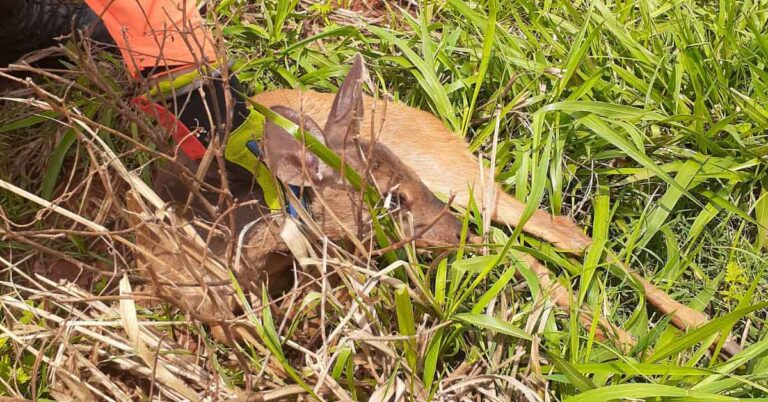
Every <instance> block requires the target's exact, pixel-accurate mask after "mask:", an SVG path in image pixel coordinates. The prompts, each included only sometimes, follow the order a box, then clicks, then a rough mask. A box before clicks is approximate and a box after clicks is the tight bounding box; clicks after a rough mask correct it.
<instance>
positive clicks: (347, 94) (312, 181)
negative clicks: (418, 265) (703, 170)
mask: <svg viewBox="0 0 768 402" xmlns="http://www.w3.org/2000/svg"><path fill="white" fill-rule="evenodd" d="M364 73H365V71H364V67H363V63H362V58H361V57H359V56H358V57H357V58H356V59H355V62H354V64H353V66H352V69H351V70H350V73H349V74H348V75H347V77H346V79H345V80H344V83H343V84H342V86H341V88H340V90H339V92H338V93H337V95H336V97H335V99H334V102H333V106H332V110H331V113H330V115H329V117H328V120H327V122H326V124H325V127H324V128H322V129H321V128H320V126H319V125H318V124H317V123H316V122H315V121H314V120H312V119H311V118H310V117H308V116H306V115H304V114H302V113H301V112H299V111H296V110H293V109H290V108H287V107H284V106H273V107H272V110H273V111H275V112H277V113H278V114H280V115H282V116H283V117H285V118H287V119H288V120H291V121H292V122H293V123H295V124H296V125H298V126H299V127H300V128H302V129H303V130H304V131H306V132H308V133H309V134H310V135H312V136H313V137H315V138H316V139H318V140H319V141H320V142H322V143H324V144H326V145H327V146H328V147H329V148H330V149H332V150H333V151H335V152H336V153H337V154H339V155H340V156H341V158H342V163H343V164H345V165H348V166H350V167H351V168H353V169H354V170H355V171H357V172H358V173H359V174H360V175H361V176H363V177H364V178H366V180H367V182H369V183H371V184H372V185H373V186H375V187H376V188H377V189H378V190H379V193H380V194H382V195H383V196H384V197H385V199H386V200H387V202H386V204H387V205H388V206H389V210H390V212H391V213H392V214H393V215H396V218H397V220H400V221H404V222H407V224H406V225H405V226H406V228H404V229H405V230H406V233H405V235H406V236H409V237H414V241H415V242H416V245H417V246H420V247H425V246H449V245H455V244H457V243H458V240H459V235H460V231H461V228H460V225H459V223H458V221H457V220H456V218H455V217H454V216H453V215H451V214H450V213H448V210H447V208H446V206H445V204H444V203H443V202H441V201H440V200H439V199H438V198H437V197H436V196H435V195H434V194H433V193H432V192H431V191H430V190H429V188H427V186H426V185H424V183H422V181H421V179H420V178H419V176H418V174H417V173H416V172H415V171H414V170H413V169H411V168H409V167H408V166H407V165H405V164H404V163H403V162H402V161H400V159H399V158H398V157H397V155H395V154H394V153H393V152H392V151H391V150H389V148H387V147H386V146H384V145H382V144H379V143H374V142H370V141H367V140H362V139H360V138H359V136H358V132H357V129H358V128H359V121H360V120H361V119H362V117H363V114H364V110H363V103H362V97H363V94H362V85H361V80H362V77H363V75H364ZM262 151H263V153H264V158H265V162H266V163H267V165H268V166H269V167H270V170H271V171H272V172H273V173H274V174H275V175H276V176H277V178H278V179H279V180H280V181H281V182H283V183H285V184H289V185H294V186H301V187H303V188H304V191H306V192H308V198H309V208H307V209H308V211H309V212H310V213H311V215H312V217H313V220H314V221H315V223H317V224H318V226H319V228H320V230H321V231H322V232H323V234H324V235H325V236H327V237H329V238H331V239H340V238H344V237H349V236H353V235H354V236H365V235H366V234H367V233H370V220H371V218H370V214H369V212H368V209H367V206H366V205H365V203H364V202H363V194H362V192H361V191H359V190H355V189H354V188H353V187H352V186H351V185H349V184H348V183H347V181H346V180H345V178H344V176H343V175H342V174H341V173H339V172H337V171H335V170H333V169H331V168H330V167H329V166H327V165H326V164H324V163H323V162H321V161H320V160H318V158H317V157H316V156H315V155H313V154H312V153H311V152H310V151H309V150H307V149H306V148H305V146H304V145H303V144H301V143H300V142H299V141H298V140H296V139H295V138H294V137H293V136H291V135H290V134H289V133H288V132H287V131H285V130H284V129H283V128H281V127H280V126H278V125H277V124H275V123H273V122H271V121H270V122H267V124H266V126H265V129H264V139H263V142H262ZM284 222H285V221H284V218H282V217H281V218H278V221H277V222H276V224H274V225H262V226H261V227H259V228H257V229H256V230H255V233H254V235H253V236H251V237H250V238H249V240H248V241H247V244H248V245H250V246H251V247H250V250H249V251H246V253H245V256H246V259H247V260H248V262H249V264H250V265H251V266H250V267H249V268H248V270H249V272H242V273H239V274H240V275H239V276H240V277H241V278H242V279H245V282H246V283H247V282H258V280H257V279H258V278H257V277H258V276H260V275H262V274H266V275H267V276H269V278H270V281H271V282H273V283H274V282H282V281H281V278H280V277H279V275H285V274H287V273H288V272H290V270H289V269H288V268H290V265H288V266H287V267H286V266H283V265H284V264H285V263H286V262H287V263H288V264H290V262H291V261H290V260H287V261H286V259H285V258H284V257H283V256H285V255H286V254H287V251H288V250H287V247H286V246H285V245H284V244H282V242H281V241H280V239H279V238H278V236H276V235H277V233H278V232H279V231H280V230H281V229H280V228H281V226H282V224H283V223H284ZM254 275H256V276H254ZM242 279H241V280H242Z"/></svg>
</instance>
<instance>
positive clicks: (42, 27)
mask: <svg viewBox="0 0 768 402" xmlns="http://www.w3.org/2000/svg"><path fill="white" fill-rule="evenodd" d="M0 10H2V12H0V66H6V65H8V64H9V63H13V62H14V61H16V60H17V59H18V58H19V57H21V56H23V55H24V54H26V53H29V52H31V51H33V50H37V49H42V48H45V47H48V46H53V45H55V44H56V43H57V39H56V38H58V37H60V36H63V35H68V34H70V33H71V32H72V27H73V26H74V27H75V28H76V29H78V30H82V29H84V28H88V29H85V30H84V31H86V32H89V34H90V36H91V37H92V38H93V39H95V40H97V41H102V42H106V43H112V39H111V38H110V36H109V33H108V32H107V30H106V28H105V27H104V24H103V23H102V22H101V20H100V19H99V17H98V16H96V14H94V13H93V11H91V9H90V8H88V6H87V5H85V3H83V2H80V1H72V0H0ZM73 24H74V25H73Z"/></svg>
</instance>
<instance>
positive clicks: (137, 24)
mask: <svg viewBox="0 0 768 402" xmlns="http://www.w3.org/2000/svg"><path fill="white" fill-rule="evenodd" d="M85 2H86V3H87V4H88V6H90V7H91V9H93V11H94V12H95V13H96V15H97V16H99V17H100V18H101V19H102V21H104V25H106V27H107V29H108V30H109V33H110V35H112V39H114V41H115V43H117V47H118V49H120V53H121V54H122V56H123V60H124V61H125V64H126V67H127V68H128V71H130V73H131V74H132V75H133V76H134V77H138V76H139V74H140V73H141V71H142V70H144V69H147V68H152V67H156V66H163V67H172V66H189V65H195V64H204V63H213V62H215V61H216V52H215V49H214V47H213V39H212V37H211V35H210V33H209V32H208V31H207V30H206V29H205V27H204V26H203V19H202V17H201V16H200V12H199V11H198V9H197V6H196V2H195V1H194V0H163V1H146V0H85Z"/></svg>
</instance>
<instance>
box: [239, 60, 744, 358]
mask: <svg viewBox="0 0 768 402" xmlns="http://www.w3.org/2000/svg"><path fill="white" fill-rule="evenodd" d="M358 64H362V57H361V56H360V55H359V54H358V55H356V56H355V60H354V63H353V66H352V70H354V69H356V68H357V66H358ZM348 78H349V77H348ZM360 79H361V80H363V77H362V76H361V77H360ZM344 85H347V81H345V82H344V84H342V89H341V90H344ZM251 100H252V102H253V103H256V104H259V105H262V106H263V107H274V106H278V105H280V106H283V107H289V108H292V109H295V110H299V111H301V113H303V114H304V115H306V116H308V117H309V118H311V119H312V120H314V121H316V122H320V123H321V124H322V122H326V121H330V120H331V119H332V118H333V115H332V113H330V112H329V111H332V110H333V105H335V103H336V102H338V99H337V97H336V96H334V95H333V94H328V93H321V92H316V91H312V90H301V89H277V90H272V91H267V92H262V93H260V94H257V95H255V96H253V97H252V98H251ZM361 103H362V107H363V108H364V109H365V110H379V111H385V113H386V115H385V116H384V117H383V118H381V124H380V126H378V127H376V125H375V124H372V123H373V116H372V115H371V116H369V118H370V119H371V120H370V121H368V122H365V121H364V122H362V123H361V124H359V135H360V137H361V138H362V139H363V140H365V141H374V140H375V141H378V142H380V143H381V144H383V145H384V146H385V147H387V148H389V149H390V150H391V151H392V152H393V153H394V154H395V155H397V157H399V158H400V160H401V161H402V162H403V163H404V164H405V165H407V166H409V167H410V168H411V169H413V170H414V171H415V172H416V173H417V175H418V177H419V179H420V180H421V181H422V182H423V183H424V184H425V185H426V186H427V188H428V189H429V190H431V191H432V192H434V193H436V194H444V195H447V194H451V195H452V196H453V203H454V204H455V205H457V206H460V207H464V208H467V207H469V202H470V199H472V198H474V199H475V200H479V203H480V205H487V204H483V203H484V202H485V200H484V199H485V198H486V197H487V195H486V190H485V189H484V188H482V186H481V185H480V183H482V179H481V178H482V172H481V171H480V164H479V163H478V158H477V157H476V156H475V155H474V154H472V153H471V152H470V151H469V150H468V147H467V144H466V143H465V142H464V140H463V139H462V138H461V137H460V136H459V135H458V134H456V133H454V132H452V131H451V130H450V129H448V128H447V127H446V126H445V125H444V124H443V122H442V121H441V120H440V119H438V118H437V117H435V116H434V115H432V114H430V113H428V112H426V111H423V110H419V109H416V108H413V107H410V106H407V105H405V104H403V103H400V102H396V101H391V102H390V101H387V100H383V99H375V98H373V97H371V96H368V95H363V96H362V101H361ZM369 122H370V123H371V124H368V123H369ZM489 201H490V205H491V210H490V217H491V219H492V221H493V222H496V223H498V224H502V225H509V226H513V227H516V226H519V225H520V224H521V223H522V222H521V218H522V217H523V212H524V210H525V204H524V203H522V202H520V201H519V200H517V199H515V198H514V197H513V196H512V195H510V194H508V193H506V192H505V191H504V190H503V189H502V188H501V186H500V185H499V184H498V183H493V191H492V196H491V200H489ZM522 230H523V231H524V232H526V233H528V234H530V235H532V236H534V237H537V238H539V239H541V240H544V241H546V242H549V243H552V244H553V245H554V246H556V247H558V248H560V249H562V250H565V251H567V252H568V253H570V254H572V255H574V256H581V255H583V253H584V252H585V250H586V249H587V248H588V247H589V246H590V245H591V244H592V239H591V237H589V236H588V235H587V234H586V233H585V230H584V229H583V228H580V227H579V226H578V225H577V224H576V223H575V222H574V221H572V220H571V219H569V218H568V217H565V216H552V215H551V214H549V213H547V212H546V211H544V210H541V209H538V210H536V211H535V213H534V214H533V215H532V216H531V217H530V218H529V219H528V220H527V221H525V222H524V224H523V227H522ZM607 255H608V257H607V258H608V260H609V261H608V262H609V263H611V264H614V265H616V266H618V267H620V268H621V269H623V270H624V271H625V272H626V273H627V274H628V275H629V276H630V277H631V278H632V279H633V280H634V281H636V283H637V284H639V286H640V287H641V288H642V289H643V291H644V297H645V298H646V300H647V301H648V302H649V303H650V304H651V305H652V306H653V307H655V308H656V309H657V310H658V311H659V312H661V313H662V314H664V315H668V316H670V317H671V321H672V323H673V324H674V325H675V326H676V327H677V328H679V329H681V330H684V331H685V330H689V329H694V328H698V327H700V326H702V325H704V324H706V323H707V322H708V317H707V315H706V314H704V313H702V312H699V311H696V310H694V309H692V308H690V307H688V306H686V305H683V304H681V303H679V302H677V301H676V300H674V299H673V298H671V297H670V296H669V295H668V294H667V293H666V292H664V291H662V290H661V289H659V288H657V287H656V286H654V285H653V284H652V283H651V282H649V281H648V280H646V279H645V278H644V277H643V276H642V275H640V274H639V273H638V272H637V271H635V270H633V269H632V268H630V267H629V266H628V265H626V264H625V263H624V262H623V261H620V260H619V259H618V258H617V257H615V256H614V255H613V254H612V253H610V252H608V253H607ZM529 261H530V260H529ZM530 262H531V265H532V267H533V268H534V270H535V271H536V272H537V274H538V275H539V276H540V277H541V278H543V277H544V274H545V272H544V271H545V270H546V268H544V267H543V266H542V265H541V264H540V263H539V262H537V261H530ZM547 282H548V283H549V280H547ZM553 285H556V283H553ZM557 286H559V285H557ZM564 291H565V290H564V289H559V288H558V289H557V290H555V291H554V293H555V294H556V296H555V299H556V300H557V304H558V305H559V306H561V307H564V308H567V307H568V306H570V302H569V301H568V300H567V299H568V298H567V297H565V293H564ZM557 295H559V296H557ZM588 321H589V322H591V319H588ZM626 336H627V334H624V333H622V334H621V336H619V338H622V339H624V338H626ZM739 350H740V347H739V345H738V344H736V343H735V342H733V341H727V342H726V343H725V345H724V347H723V351H724V352H725V353H726V354H729V355H731V356H732V355H734V354H735V353H737V352H738V351H739Z"/></svg>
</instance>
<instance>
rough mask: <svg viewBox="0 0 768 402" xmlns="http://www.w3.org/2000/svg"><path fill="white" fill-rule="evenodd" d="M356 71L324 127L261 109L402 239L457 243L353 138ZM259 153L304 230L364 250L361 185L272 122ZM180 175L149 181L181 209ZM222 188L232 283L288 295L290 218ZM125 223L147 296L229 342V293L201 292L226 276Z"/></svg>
mask: <svg viewBox="0 0 768 402" xmlns="http://www.w3.org/2000/svg"><path fill="white" fill-rule="evenodd" d="M364 73H365V69H364V64H363V62H362V58H361V57H356V59H355V61H354V63H353V66H352V68H351V70H350V73H349V74H348V75H347V77H346V79H345V80H344V83H343V84H342V85H341V87H340V90H339V91H338V93H337V94H335V95H334V97H333V99H332V100H331V102H330V103H329V104H328V105H327V106H328V109H329V112H328V113H327V114H326V115H325V119H324V125H323V128H321V127H320V124H318V123H317V122H316V119H314V118H313V117H312V116H311V115H310V114H307V113H305V112H304V111H303V110H301V108H291V107H289V106H285V105H281V104H274V105H271V106H270V110H272V111H273V112H275V113H277V114H279V115H280V116H282V117H284V118H286V119H288V120H289V121H291V122H292V123H293V124H295V125H297V126H299V127H300V128H301V129H302V130H304V131H305V132H307V133H309V134H310V135H311V136H312V137H313V138H315V139H316V140H318V141H319V142H321V143H323V144H325V145H326V146H328V147H329V148H330V149H331V150H333V151H334V152H336V153H337V154H339V155H340V156H341V159H342V161H343V164H344V165H347V166H349V167H351V168H352V169H353V170H354V171H356V172H360V173H364V174H365V178H366V179H367V180H366V181H368V182H370V183H371V184H372V185H373V186H374V187H375V188H376V189H377V191H378V192H379V193H380V194H383V195H386V199H387V200H388V202H387V203H386V204H388V205H389V209H390V212H391V213H393V214H397V215H398V216H400V217H402V216H403V215H406V216H407V218H408V219H407V221H408V222H409V223H410V224H409V225H406V226H408V227H409V228H410V229H411V231H412V232H411V233H406V236H408V235H410V236H411V237H412V238H411V240H413V242H414V244H415V245H416V247H417V248H419V249H427V248H433V247H438V248H446V247H453V246H456V245H457V244H458V243H459V241H460V240H461V239H460V233H461V225H460V224H459V222H458V219H457V218H456V217H455V216H454V215H453V214H451V213H449V212H448V211H449V209H448V206H449V205H448V204H446V203H444V202H442V201H440V199H439V198H438V197H437V196H436V195H435V193H434V192H433V190H432V189H430V188H429V187H428V185H427V184H426V183H425V182H424V181H423V180H422V174H421V173H419V172H418V171H417V170H416V169H415V168H413V167H412V166H409V165H408V164H406V163H405V162H404V161H403V158H402V157H401V156H400V155H398V154H397V153H396V152H395V151H393V150H392V149H391V148H390V147H389V146H388V145H386V144H385V143H381V142H377V141H375V139H374V138H370V137H368V138H366V137H365V136H360V135H359V133H360V132H361V127H362V126H361V124H360V123H361V121H362V120H363V118H362V117H363V116H364V114H365V109H364V99H365V98H364V96H363V93H362V85H361V82H362V77H363V76H364ZM261 148H262V151H263V160H264V162H265V163H266V164H267V166H269V167H270V170H271V171H272V172H273V173H274V175H275V176H276V178H277V179H278V180H279V181H281V182H282V183H283V184H285V185H287V186H294V187H300V188H302V189H303V191H307V192H310V193H311V195H310V197H309V198H308V202H306V203H302V202H301V200H299V199H298V198H296V197H293V196H292V195H291V193H289V192H286V193H287V194H286V195H288V196H289V198H291V197H293V202H294V203H297V204H298V205H297V206H298V209H299V210H301V211H302V212H303V214H304V215H305V216H309V217H311V219H308V220H307V224H312V225H314V226H316V228H315V229H316V230H317V232H318V233H321V234H322V235H324V236H326V237H328V238H329V239H332V240H339V239H344V238H346V239H351V240H353V241H352V243H355V244H358V245H359V246H358V247H361V248H365V246H363V244H366V243H368V242H365V241H360V237H361V236H365V235H366V234H367V233H368V234H369V233H370V232H371V226H370V225H371V216H370V213H369V210H368V208H367V207H366V206H365V205H364V198H365V197H364V192H363V189H362V188H355V187H354V186H352V185H351V184H350V183H349V182H348V181H347V180H346V178H345V177H344V175H343V174H342V173H340V172H339V171H337V170H335V169H332V168H330V167H329V166H328V165H326V164H324V163H323V162H322V161H320V160H319V159H318V158H317V157H316V156H315V155H313V154H312V153H311V152H310V151H309V150H308V149H307V147H306V146H305V145H304V144H302V143H300V142H299V141H298V140H297V139H296V138H294V137H293V136H292V135H290V134H289V133H288V132H287V131H286V130H285V129H283V128H281V127H280V126H279V125H277V124H276V123H275V122H272V121H267V122H266V124H265V127H264V135H263V140H262V142H261ZM179 158H180V160H181V162H182V165H184V166H186V167H187V168H194V162H192V161H191V160H188V159H185V157H184V155H183V154H180V155H179ZM417 167H418V165H417ZM179 174H180V173H179V171H177V170H176V169H175V168H173V165H171V166H169V167H168V168H164V169H163V168H161V169H159V170H158V172H157V174H156V175H155V177H154V180H153V185H154V189H155V191H156V192H157V193H158V194H159V195H160V196H161V197H162V198H163V199H164V200H165V201H167V202H168V203H169V205H171V204H173V203H176V204H178V203H185V202H186V201H187V200H189V199H190V198H191V196H192V194H191V191H192V190H191V189H190V188H189V187H188V185H187V184H183V183H182V182H181V181H180V180H178V175H179ZM205 179H206V180H205V181H206V182H208V183H210V184H212V185H214V186H215V185H217V184H220V183H217V181H218V180H221V179H222V178H221V177H220V176H219V175H218V174H216V173H212V174H209V175H207V177H206V178H205ZM229 188H230V191H231V192H232V193H233V194H234V195H235V196H236V197H237V198H238V200H239V201H241V207H240V208H237V209H236V210H235V211H234V215H235V219H234V220H235V228H236V231H237V232H238V233H239V234H240V237H241V238H242V258H241V260H242V262H243V263H242V264H238V263H236V264H235V268H234V269H233V271H234V274H235V277H236V278H237V280H238V283H239V284H240V285H241V286H242V287H243V288H244V289H247V290H249V291H251V292H258V291H259V286H261V285H264V284H267V285H268V288H269V291H270V293H273V294H276V293H279V292H280V291H282V290H285V289H288V288H289V287H290V286H291V284H292V278H293V277H292V275H291V274H290V273H291V268H292V266H293V257H294V256H292V253H295V252H296V250H294V249H293V248H292V247H291V245H290V244H288V243H287V242H286V241H285V232H286V231H287V230H290V229H293V228H295V223H294V222H295V220H294V218H292V217H290V216H287V215H286V214H284V213H278V214H275V213H271V211H268V210H266V208H265V207H264V206H263V203H262V202H261V201H263V199H261V198H260V197H262V195H261V194H259V193H258V191H254V189H253V188H252V187H251V186H248V185H247V183H243V182H237V181H236V180H233V181H231V182H230V183H229ZM202 202H205V201H195V202H192V207H191V211H189V212H191V213H192V214H193V215H197V216H203V217H204V218H206V219H208V220H210V221H213V220H214V219H215V216H211V215H206V213H207V211H208V210H207V209H206V208H205V207H204V206H202V205H201V203H202ZM128 204H129V208H128V209H129V210H130V211H134V212H135V213H136V212H138V211H139V210H140V209H141V207H140V206H139V205H137V202H136V201H135V200H133V199H132V197H129V200H128ZM449 204H450V202H449ZM543 214H545V213H544V212H541V213H539V214H538V215H537V216H538V219H545V218H546V215H543ZM546 219H548V220H550V221H552V219H549V218H546ZM401 220H402V219H401ZM561 220H562V219H561ZM555 221H557V220H555ZM133 223H135V224H138V223H143V225H137V226H138V227H139V229H137V243H138V248H139V251H140V254H141V255H140V258H138V261H139V264H138V265H139V268H140V270H141V271H143V272H144V273H145V275H146V276H150V277H152V282H153V284H154V285H155V287H156V289H155V291H156V292H157V293H158V294H159V295H160V296H161V297H163V298H164V299H166V300H169V301H172V302H174V303H175V304H177V306H179V307H180V308H181V309H182V310H184V311H189V312H192V313H193V314H194V315H195V316H196V317H197V318H198V319H200V320H201V321H203V322H208V323H211V324H212V328H213V330H212V333H213V335H214V337H215V338H217V339H218V340H220V341H223V342H228V343H231V342H234V341H235V338H234V337H233V336H232V334H231V333H229V332H228V331H227V330H225V328H224V327H225V322H226V321H227V320H229V319H231V318H232V317H233V316H232V314H231V312H232V310H233V308H234V305H235V300H234V296H233V295H232V294H231V293H225V292H222V291H221V290H214V291H210V289H223V288H225V286H219V285H222V284H224V285H226V278H225V277H224V276H222V275H220V276H218V277H216V276H215V275H213V274H211V272H214V271H215V270H209V271H205V270H204V271H200V270H195V267H196V266H204V265H206V264H208V262H207V261H206V259H205V258H204V257H205V256H204V255H203V256H201V255H200V253H199V252H194V250H193V249H192V248H191V247H184V246H183V245H182V247H181V249H179V248H174V247H173V246H171V247H168V246H165V244H166V243H168V241H167V240H168V237H172V236H173V235H172V234H168V233H166V232H163V231H159V230H156V229H155V230H149V228H148V226H150V224H149V222H146V221H144V222H141V221H140V220H138V219H137V218H136V215H134V218H133ZM210 226H215V225H210ZM210 226H209V227H207V228H202V229H198V231H199V232H201V234H202V235H205V236H206V237H207V238H211V237H213V236H211V232H212V231H213V230H214V229H212V228H211V227H210ZM224 249H225V244H224V242H222V241H213V242H211V247H210V251H211V253H212V254H213V255H216V256H221V255H222V254H223V252H224ZM362 251H363V252H364V253H365V252H370V250H362ZM142 256H143V257H142ZM520 258H522V259H523V260H524V261H526V262H527V263H528V264H529V265H530V266H531V268H532V269H533V270H534V272H535V273H536V274H537V275H538V276H539V279H540V282H541V284H542V288H545V289H547V293H549V294H551V295H552V297H553V299H554V301H555V303H556V304H557V305H558V306H560V307H562V308H564V309H570V306H571V300H573V298H574V296H573V295H572V294H570V293H569V292H568V291H567V290H566V289H565V288H563V287H562V286H561V285H560V284H559V283H557V282H553V281H551V280H550V279H549V276H548V274H549V272H548V270H547V269H546V267H544V265H543V264H541V263H539V262H538V261H536V260H535V259H534V258H532V257H531V256H527V255H525V256H521V257H520ZM180 267H184V269H182V268H180ZM190 278H194V279H195V280H191V279H190ZM200 283H206V284H208V285H210V286H208V287H209V288H210V289H204V291H203V292H202V293H201V292H200V287H199V286H196V285H198V284H200ZM579 319H580V321H581V323H582V324H583V325H584V326H585V327H586V328H591V327H592V323H593V320H594V319H597V320H598V323H599V325H598V327H597V336H598V338H599V339H608V338H609V336H608V335H607V334H608V333H610V334H612V335H613V336H614V337H613V338H615V339H617V340H618V344H619V345H620V346H621V347H622V348H626V347H628V346H632V345H634V339H633V338H632V336H631V335H630V334H628V333H626V332H625V331H624V330H622V329H620V328H618V327H615V326H614V325H612V324H611V323H609V322H608V321H607V320H604V319H602V318H600V317H596V316H595V315H593V314H592V313H590V312H589V311H588V308H582V309H580V310H579Z"/></svg>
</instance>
